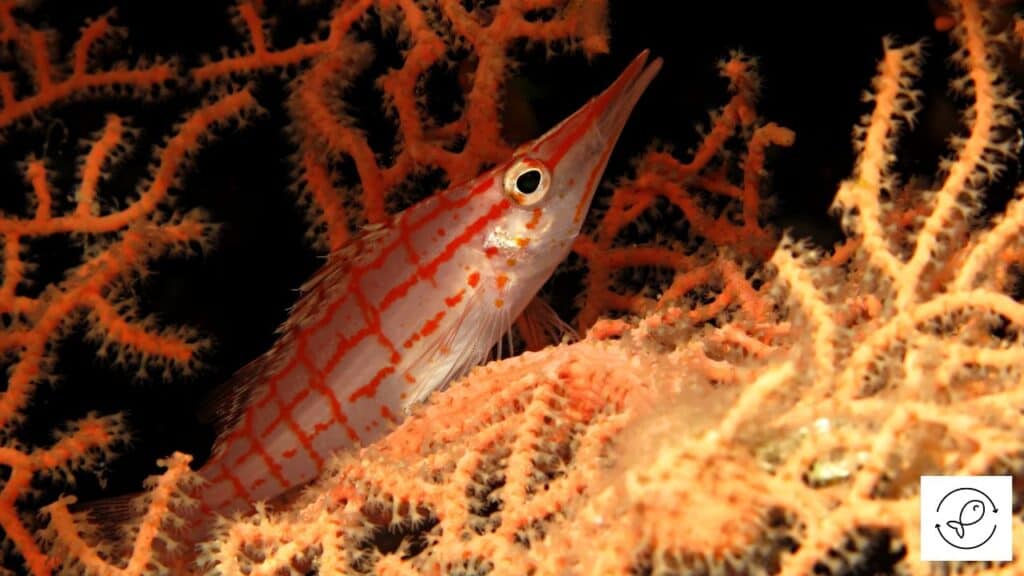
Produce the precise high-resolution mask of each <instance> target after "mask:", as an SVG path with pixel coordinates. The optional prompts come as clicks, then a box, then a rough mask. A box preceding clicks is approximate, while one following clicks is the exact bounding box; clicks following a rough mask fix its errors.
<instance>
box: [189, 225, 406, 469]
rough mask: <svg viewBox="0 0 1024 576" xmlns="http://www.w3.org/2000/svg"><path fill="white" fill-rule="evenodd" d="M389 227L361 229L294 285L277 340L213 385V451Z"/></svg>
mask: <svg viewBox="0 0 1024 576" xmlns="http://www.w3.org/2000/svg"><path fill="white" fill-rule="evenodd" d="M391 231H392V228H391V226H390V225H389V224H374V225H368V226H366V227H364V228H363V229H362V230H361V231H360V232H359V233H358V234H356V235H354V236H353V237H352V238H351V239H350V240H349V241H348V242H346V243H345V244H344V245H342V246H341V247H340V248H338V249H337V250H334V251H332V252H330V253H329V254H327V256H326V257H325V262H324V264H323V265H322V266H321V267H320V268H319V269H318V270H317V271H316V272H315V273H314V274H313V275H312V276H311V277H310V278H309V280H307V281H306V282H304V283H303V284H302V286H301V287H300V288H299V289H298V292H299V297H298V299H297V300H296V302H295V304H294V305H293V306H292V307H291V308H289V310H288V317H287V318H286V319H285V321H284V322H283V323H282V324H281V326H280V327H279V328H278V329H277V334H278V337H277V341H276V342H275V343H274V345H273V346H272V347H271V348H270V350H267V351H266V352H264V353H263V354H260V355H259V356H257V357H256V358H255V359H253V360H252V361H250V362H249V363H247V364H245V365H244V366H242V367H241V368H239V369H238V370H237V371H236V372H235V373H234V374H232V375H231V376H230V377H229V378H228V379H227V380H225V381H224V382H222V383H221V384H219V385H217V386H216V387H215V388H214V389H213V390H212V391H211V392H210V393H209V394H208V395H207V396H206V398H204V400H203V401H202V403H201V404H200V408H199V411H198V417H199V419H200V421H202V422H204V423H208V424H211V425H212V426H213V428H214V431H215V432H216V440H215V442H214V447H213V454H216V453H217V452H218V451H219V450H220V449H221V448H223V444H224V441H225V440H226V439H227V437H228V436H229V435H230V433H231V431H232V430H233V429H234V428H235V426H236V425H237V424H238V423H239V421H240V420H241V419H242V416H243V415H244V414H245V411H246V409H248V407H249V403H250V401H251V400H252V399H253V397H254V396H257V395H258V394H259V391H260V390H262V388H263V386H264V385H265V382H266V378H267V376H269V375H271V374H273V373H275V372H276V371H278V370H279V369H280V368H281V365H282V364H283V363H284V362H285V361H287V360H288V359H289V358H291V357H292V356H293V351H294V346H295V336H296V334H297V333H298V332H299V331H300V330H301V329H302V328H303V327H304V326H308V325H309V324H310V323H311V322H314V321H315V320H317V319H318V318H320V315H321V314H322V313H323V311H324V309H325V308H326V306H325V303H327V302H331V301H333V300H335V299H336V298H339V297H341V295H342V294H344V293H345V292H346V291H347V290H348V276H349V274H350V273H351V271H352V270H353V269H354V268H355V267H357V266H358V265H360V264H362V263H365V262H366V261H367V260H370V259H372V258H374V257H376V256H377V254H379V253H380V248H381V247H382V246H383V245H384V240H385V239H386V238H388V236H389V234H390V232H391Z"/></svg>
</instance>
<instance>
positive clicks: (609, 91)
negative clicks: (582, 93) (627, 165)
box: [589, 50, 662, 147]
mask: <svg viewBox="0 0 1024 576" xmlns="http://www.w3.org/2000/svg"><path fill="white" fill-rule="evenodd" d="M650 55H651V51H650V50H644V51H643V52H641V53H640V54H638V55H637V56H636V58H634V59H633V61H632V62H630V63H629V66H627V67H626V69H625V70H623V71H622V73H621V74H620V75H619V77H618V78H617V79H616V80H615V82H613V83H612V85H611V86H609V87H608V88H606V89H605V91H604V92H602V93H601V94H599V95H598V96H597V97H595V98H594V100H593V101H592V102H591V103H590V106H589V107H590V108H591V109H592V110H593V114H594V116H596V119H595V121H594V126H595V127H596V128H597V131H598V133H599V134H600V135H601V136H602V137H603V138H604V139H605V140H606V141H608V142H609V147H612V146H614V144H615V141H616V140H618V138H619V134H621V133H622V129H623V128H624V127H625V125H626V121H627V120H629V116H630V114H632V112H633V108H634V107H635V106H636V103H637V101H639V100H640V97H641V96H643V94H644V92H645V91H646V90H647V87H648V86H649V85H650V84H651V82H652V81H653V80H654V77H655V76H657V75H658V72H659V71H660V70H661V66H662V60H661V58H655V59H654V60H652V61H651V62H650V63H648V62H647V59H648V58H649V57H650Z"/></svg>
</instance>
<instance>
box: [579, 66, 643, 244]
mask: <svg viewBox="0 0 1024 576" xmlns="http://www.w3.org/2000/svg"><path fill="white" fill-rule="evenodd" d="M650 55H651V51H650V50H644V51H643V52H641V53H640V54H638V55H637V57H636V58H634V59H633V61H632V62H630V64H629V66H627V67H626V69H625V70H623V71H622V73H621V74H619V77H618V78H617V79H616V80H615V82H612V85H611V86H609V87H608V88H605V90H604V92H602V93H600V94H598V95H597V96H595V97H594V98H593V99H592V100H591V101H590V102H589V103H588V104H587V105H586V106H584V107H583V108H582V109H581V110H580V111H579V112H578V113H577V114H581V115H582V116H581V120H582V125H583V127H582V129H583V130H586V129H588V128H590V129H593V130H595V131H596V133H597V135H598V141H600V142H602V143H603V147H604V149H603V150H601V154H600V157H599V158H598V159H597V162H596V163H594V164H593V165H592V166H593V168H592V169H591V172H590V176H589V178H588V179H587V183H586V185H585V186H584V189H583V194H582V196H581V198H580V199H579V202H578V203H577V205H576V210H575V213H574V214H573V222H574V223H576V224H579V223H580V222H582V220H583V217H584V216H585V215H586V213H587V209H588V208H589V207H590V203H591V201H592V200H593V198H594V193H595V192H596V190H597V179H598V178H600V177H601V175H602V174H603V173H604V169H605V166H607V164H608V158H609V157H610V156H611V154H612V150H613V149H614V148H615V144H616V142H617V141H618V139H619V136H620V135H621V134H622V129H623V128H624V127H625V126H626V121H627V120H629V116H630V114H632V113H633V108H634V107H635V106H636V103H637V101H638V100H640V97H641V96H643V94H644V91H646V90H647V87H648V86H649V85H650V84H651V81H653V80H654V77H655V76H657V74H658V72H659V71H660V70H661V65H662V60H661V58H655V59H654V60H653V61H651V62H650V63H648V62H647V59H648V58H649V57H650Z"/></svg>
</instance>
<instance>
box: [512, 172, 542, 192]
mask: <svg viewBox="0 0 1024 576" xmlns="http://www.w3.org/2000/svg"><path fill="white" fill-rule="evenodd" d="M537 188H540V170H527V171H526V172H523V173H522V174H520V175H519V177H518V178H516V190H518V191H520V192H522V193H523V194H533V193H534V192H536V191H537Z"/></svg>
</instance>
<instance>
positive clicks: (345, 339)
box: [197, 50, 662, 515]
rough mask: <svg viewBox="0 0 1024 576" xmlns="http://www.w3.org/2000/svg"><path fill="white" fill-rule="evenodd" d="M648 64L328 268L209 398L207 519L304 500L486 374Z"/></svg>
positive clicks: (599, 166)
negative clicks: (334, 467) (438, 399)
mask: <svg viewBox="0 0 1024 576" xmlns="http://www.w3.org/2000/svg"><path fill="white" fill-rule="evenodd" d="M649 56H650V54H649V51H647V50H645V51H643V52H642V53H641V54H639V55H638V56H636V57H635V59H634V60H633V61H632V62H631V63H630V64H629V65H628V66H627V67H626V68H625V70H624V71H623V72H622V73H621V75H620V76H619V77H618V79H617V80H615V81H614V82H613V83H612V84H611V85H610V86H609V87H608V88H606V89H605V90H604V91H603V92H601V93H600V94H598V95H597V96H595V97H593V98H591V99H590V100H589V101H588V102H587V103H585V104H584V105H583V106H582V107H581V108H580V109H579V110H577V111H576V112H575V113H573V114H572V115H571V116H569V117H567V118H566V119H565V120H563V121H562V122H560V123H559V124H558V125H556V126H554V127H553V128H551V129H550V130H549V131H547V132H546V133H545V134H543V135H542V136H540V137H539V138H536V139H535V140H532V141H529V142H526V143H525V144H523V145H521V146H519V147H518V148H516V149H515V151H514V152H513V153H512V156H511V158H509V159H508V160H507V161H506V162H504V163H502V164H500V165H497V166H495V167H494V168H492V169H490V170H488V171H486V172H485V173H483V174H481V175H480V176H478V177H476V178H473V179H471V180H469V181H466V182H463V183H460V184H457V185H453V186H451V187H449V188H447V189H445V190H443V191H441V192H438V193H436V194H435V195H433V196H430V197H428V198H426V199H424V200H422V201H420V202H418V203H417V204H414V205H412V206H410V207H409V208H406V209H405V210H404V211H402V212H400V213H398V214H396V215H394V216H393V217H392V218H391V219H390V220H389V221H388V222H386V223H384V224H379V225H374V226H368V227H366V228H365V229H364V230H362V231H361V232H360V233H359V234H357V235H355V236H353V238H352V239H351V240H350V241H349V242H347V243H346V244H345V245H344V246H342V247H340V248H338V249H337V250H335V251H333V252H331V253H330V254H328V255H327V256H326V260H325V262H324V263H323V265H322V266H321V268H320V269H319V270H318V271H317V272H316V273H315V274H314V275H313V276H312V277H311V278H310V279H309V280H308V281H307V282H306V283H305V284H304V285H303V286H302V287H301V289H300V290H299V292H300V295H299V297H298V299H297V301H296V303H295V305H294V306H293V307H292V308H291V309H290V311H289V314H288V317H287V319H286V321H285V322H284V323H283V324H282V326H281V327H280V328H279V330H278V337H277V340H276V341H275V343H274V344H273V345H272V347H271V348H270V349H269V350H268V351H267V352H265V353H264V354H262V355H261V356H259V357H257V358H256V359H254V360H252V361H251V362H249V363H248V364H246V365H245V366H243V367H242V368H240V369H239V370H238V371H237V372H236V373H235V374H234V375H232V376H231V377H230V378H229V379H228V380H227V381H226V382H225V383H224V385H223V386H222V387H221V392H219V393H216V394H215V395H214V396H215V397H216V398H215V399H214V400H213V401H212V403H211V405H210V408H208V410H207V415H208V417H209V418H210V419H211V420H212V421H213V422H214V424H215V426H216V427H217V429H218V430H220V432H219V433H218V436H217V438H216V441H215V444H214V448H213V450H212V452H211V456H210V458H209V459H208V460H207V461H206V462H205V463H204V464H203V465H202V466H201V467H200V468H199V470H198V471H197V472H198V475H199V476H201V477H202V478H203V480H205V482H204V488H203V490H202V491H201V494H200V496H199V499H200V505H201V506H202V508H203V509H204V510H207V511H214V512H217V513H220V514H224V515H226V514H230V513H233V512H235V511H240V510H241V511H244V510H246V509H249V508H250V507H251V505H252V504H254V503H255V502H258V501H267V500H272V499H274V498H276V497H279V496H280V495H282V494H286V493H289V492H290V491H292V490H294V489H295V488H296V487H301V486H302V485H304V484H307V483H308V482H310V481H311V480H313V479H314V478H316V477H317V476H318V475H319V474H320V473H321V471H322V470H323V469H324V468H325V466H326V464H327V463H328V460H329V459H330V457H331V456H332V455H333V454H335V453H338V452H340V451H344V450H352V449H356V448H358V447H360V446H366V445H368V444H370V443H372V442H374V441H375V440H377V439H379V438H381V437H382V436H383V435H385V434H386V433H387V432H388V431H389V430H391V429H393V428H394V426H396V425H398V424H399V423H400V422H401V421H402V420H403V419H404V418H406V417H407V416H408V415H409V414H410V412H411V411H412V410H413V409H414V408H415V406H417V405H418V404H420V403H422V402H423V401H425V400H426V399H427V398H428V397H429V395H430V394H431V393H433V392H435V391H437V390H440V389H444V388H445V387H446V386H448V385H450V384H451V383H452V382H453V381H455V380H456V379H458V378H459V377H460V376H462V375H464V374H466V373H467V372H468V371H469V370H470V369H471V368H473V367H474V366H477V365H479V364H481V363H483V362H485V361H486V359H487V357H488V355H489V353H490V351H491V349H492V348H493V347H494V346H495V345H496V344H497V343H498V342H500V341H501V339H502V338H503V336H504V335H505V334H507V333H508V332H509V330H510V329H511V325H512V322H513V321H514V320H515V319H516V317H517V316H518V315H519V314H520V313H521V312H522V311H523V310H524V309H525V308H526V307H527V306H528V305H529V304H530V302H531V300H533V299H534V297H535V296H536V294H537V293H538V291H539V290H540V289H541V287H542V286H543V285H544V283H545V282H546V281H547V280H548V278H549V277H550V276H551V275H552V273H553V272H554V271H555V269H556V267H557V266H558V265H559V264H560V263H561V262H562V261H563V260H564V259H565V257H566V256H567V255H568V254H569V252H570V250H571V248H572V245H573V241H574V239H575V238H576V237H577V235H578V234H579V233H580V230H581V227H582V224H583V221H584V218H585V216H586V214H587V212H588V210H589V207H590V204H591V202H592V200H593V197H594V194H595V191H596V190H597V187H598V184H599V181H600V179H601V177H602V174H603V172H604V170H605V167H606V166H607V163H608V159H609V156H610V155H611V153H612V150H613V149H614V147H615V144H616V142H617V140H618V138H619V136H620V134H621V132H622V130H623V128H624V126H625V124H626V122H627V119H628V118H629V116H630V115H631V114H632V111H633V109H634V107H635V105H636V103H637V101H638V100H639V99H640V97H641V95H642V94H643V93H644V91H645V90H646V89H647V87H648V85H649V84H650V83H651V82H652V80H653V79H654V78H655V76H656V75H657V73H658V71H659V69H660V68H661V64H662V61H661V59H660V58H656V59H654V60H653V61H650V62H648V59H649ZM453 417H457V415H453Z"/></svg>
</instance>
